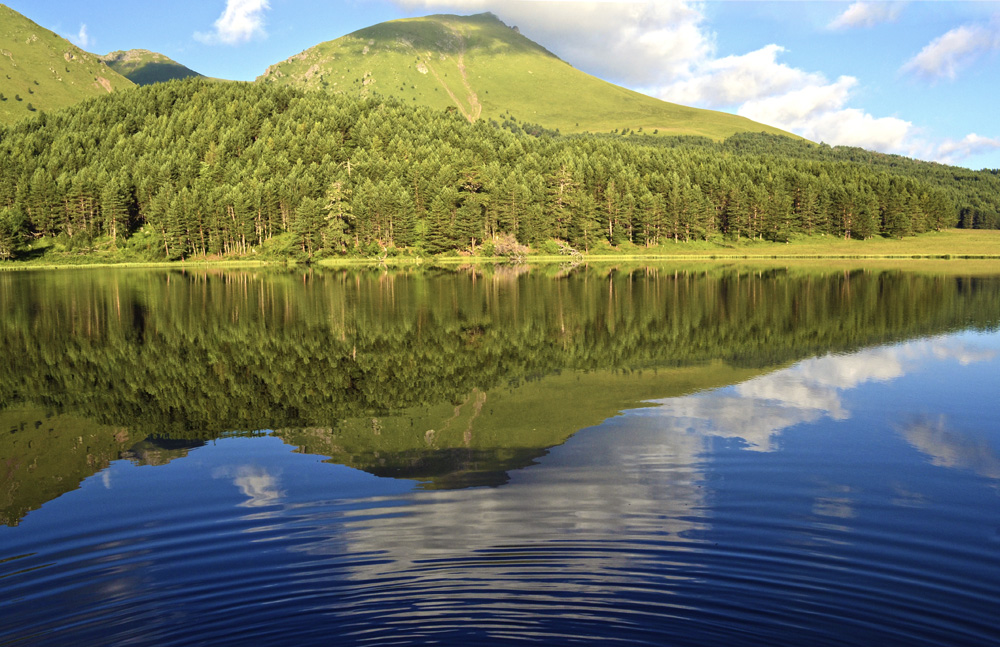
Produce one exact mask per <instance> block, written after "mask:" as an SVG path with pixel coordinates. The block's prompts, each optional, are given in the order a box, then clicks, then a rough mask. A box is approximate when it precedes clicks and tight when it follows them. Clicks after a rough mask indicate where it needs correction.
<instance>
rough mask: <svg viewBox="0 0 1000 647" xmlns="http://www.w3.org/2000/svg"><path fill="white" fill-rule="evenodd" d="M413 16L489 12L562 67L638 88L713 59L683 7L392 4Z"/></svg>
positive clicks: (527, 0)
mask: <svg viewBox="0 0 1000 647" xmlns="http://www.w3.org/2000/svg"><path fill="white" fill-rule="evenodd" d="M396 4H398V5H400V6H403V7H407V8H411V9H417V8H419V9H433V10H455V11H461V12H473V11H487V10H488V11H492V12H493V13H495V14H496V15H497V16H498V17H499V18H500V19H501V20H503V21H504V22H505V23H507V24H508V25H511V26H517V27H518V28H519V29H520V30H521V32H522V33H523V34H524V35H525V36H527V37H528V38H530V39H531V40H533V41H535V42H537V43H539V44H541V45H543V46H544V47H546V48H547V49H548V50H549V51H551V52H553V53H554V54H556V55H557V56H559V57H560V58H562V59H563V60H565V61H566V62H568V63H570V64H572V65H573V66H575V67H579V68H581V69H584V70H587V71H588V72H589V73H592V74H596V75H597V76H600V77H602V78H608V79H613V80H616V81H617V82H624V83H632V84H638V85H648V84H657V83H660V82H662V80H663V79H666V78H671V77H673V76H676V75H679V74H689V73H690V71H691V67H692V65H693V64H694V63H696V62H698V61H701V60H704V59H705V58H707V57H709V56H711V54H712V51H713V49H714V46H713V43H712V38H711V36H710V35H709V34H708V33H707V32H706V30H705V29H704V27H703V24H702V23H703V22H704V16H703V15H702V13H701V11H699V10H698V8H697V7H696V6H694V5H692V4H690V3H688V2H686V1H670V2H577V1H573V0H570V1H559V2H552V1H533V0H508V1H502V0H500V1H497V0H493V1H487V0H396Z"/></svg>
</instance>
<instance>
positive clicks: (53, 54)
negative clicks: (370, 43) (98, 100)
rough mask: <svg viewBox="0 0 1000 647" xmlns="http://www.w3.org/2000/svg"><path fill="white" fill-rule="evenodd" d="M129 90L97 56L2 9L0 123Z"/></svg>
mask: <svg viewBox="0 0 1000 647" xmlns="http://www.w3.org/2000/svg"><path fill="white" fill-rule="evenodd" d="M133 85H134V84H133V83H132V82H131V81H129V80H128V79H126V78H125V77H123V76H122V75H120V74H118V73H117V72H115V71H114V70H112V69H110V68H109V67H108V66H107V65H105V64H104V63H103V62H101V60H100V59H99V58H98V57H97V56H96V55H94V54H90V53H87V52H85V51H83V50H82V49H80V48H79V47H77V46H76V45H73V44H72V43H70V42H69V41H68V40H66V39H65V38H62V37H61V36H59V35H58V34H55V33H53V32H51V31H49V30H48V29H45V28H44V27H40V26H39V25H37V24H35V23H33V22H32V21H30V20H28V19H27V18H25V17H24V16H22V15H21V14H19V13H17V12H16V11H14V10H13V9H11V8H9V7H7V6H6V5H0V94H2V95H3V98H2V99H0V123H13V122H15V121H18V120H19V119H23V118H25V117H29V116H31V115H32V114H33V113H34V111H37V110H56V109H59V108H65V107H67V106H71V105H73V104H75V103H78V102H79V101H82V100H84V99H88V98H90V97H96V96H100V95H103V94H108V93H109V92H113V91H115V90H120V89H122V88H127V87H131V86H133Z"/></svg>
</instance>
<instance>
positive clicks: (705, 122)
mask: <svg viewBox="0 0 1000 647" xmlns="http://www.w3.org/2000/svg"><path fill="white" fill-rule="evenodd" d="M258 81H263V82H270V83H287V84H293V85H299V86H303V87H307V88H316V89H325V90H328V91H332V92H344V93H350V94H360V95H362V96H365V95H369V94H372V93H378V94H381V95H394V96H398V97H400V98H402V99H404V100H405V101H412V102H415V103H417V104H422V105H427V106H430V107H432V108H438V109H442V110H443V109H447V108H455V109H457V110H459V111H460V112H461V113H462V114H463V115H464V116H465V117H466V118H467V119H469V120H470V121H474V120H476V119H480V118H490V119H497V120H502V119H504V118H506V116H507V115H511V116H513V117H514V118H515V119H517V120H519V121H521V122H527V123H534V124H540V125H542V126H544V127H546V128H550V129H559V130H560V131H561V132H563V133H576V132H611V131H613V130H616V129H622V130H624V129H632V130H634V131H638V130H639V129H640V128H641V129H642V130H643V132H648V133H653V131H657V132H658V133H659V134H663V135H667V134H670V135H703V136H706V137H710V138H712V139H724V138H725V137H728V136H729V135H732V134H734V133H738V132H768V133H774V134H782V135H788V133H785V132H784V131H781V130H778V129H777V128H772V127H770V126H765V125H763V124H759V123H756V122H753V121H750V120H749V119H745V118H743V117H737V116H735V115H731V114H727V113H722V112H715V111H712V110H700V109H697V108H689V107H685V106H679V105H676V104H672V103H667V102H665V101H660V100H658V99H654V98H652V97H648V96H646V95H643V94H639V93H638V92H633V91H631V90H627V89H625V88H622V87H619V86H616V85H613V84H611V83H608V82H606V81H602V80H601V79H598V78H595V77H593V76H590V75H588V74H585V73H583V72H581V71H579V70H576V69H574V68H573V67H572V66H570V65H569V64H567V63H566V62H564V61H562V60H560V59H559V58H557V57H556V56H555V55H553V54H552V53H551V52H549V51H547V50H546V49H544V48H543V47H541V46H540V45H538V44H536V43H534V42H532V41H531V40H529V39H527V38H525V37H524V36H522V35H521V34H520V33H519V32H518V31H517V30H515V29H513V28H511V27H508V26H507V25H505V24H504V23H503V22H501V21H500V20H499V19H497V17H496V16H494V15H493V14H490V13H485V14H478V15H475V16H450V15H436V16H427V17H424V18H410V19H405V20H394V21H391V22H386V23H381V24H378V25H375V26H373V27H369V28H366V29H362V30H360V31H356V32H354V33H352V34H348V35H347V36H344V37H342V38H339V39H337V40H333V41H328V42H325V43H321V44H319V45H316V46H315V47H313V48H311V49H308V50H306V51H304V52H302V53H300V54H297V55H295V56H292V57H291V58H289V59H287V60H286V61H283V62H281V63H278V64H276V65H272V66H271V67H269V68H268V69H267V71H266V72H265V73H264V74H263V75H262V76H261V77H259V79H258Z"/></svg>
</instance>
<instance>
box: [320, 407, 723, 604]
mask: <svg viewBox="0 0 1000 647" xmlns="http://www.w3.org/2000/svg"><path fill="white" fill-rule="evenodd" d="M605 424H606V425H610V426H611V427H612V428H607V427H604V428H602V429H601V430H600V431H599V432H597V431H594V432H593V433H588V432H587V431H583V432H581V433H580V434H578V435H576V436H574V437H573V438H571V439H570V440H569V441H568V442H567V443H566V444H564V445H562V446H560V447H559V448H558V451H556V452H553V453H551V454H549V455H548V456H545V457H544V458H542V459H540V461H539V462H540V463H541V464H542V465H540V466H538V467H536V468H528V469H525V470H520V471H517V472H514V473H512V474H511V480H510V481H509V482H508V483H507V484H505V485H504V486H503V487H499V488H470V489H463V490H446V491H428V490H421V491H420V492H419V493H414V494H413V495H412V496H411V497H403V498H402V500H399V499H392V500H386V501H380V502H378V503H377V505H376V506H375V507H374V508H373V507H372V506H367V505H366V506H362V507H359V509H358V510H357V512H356V513H354V512H349V513H347V524H346V527H345V534H344V535H343V536H342V537H341V538H340V540H344V541H346V542H347V543H348V545H349V549H347V552H348V553H349V554H356V555H373V554H377V555H378V559H366V560H363V562H361V563H358V564H355V565H354V568H353V569H352V577H353V578H354V579H359V580H365V581H369V582H376V581H379V580H389V581H393V582H397V581H404V580H405V581H409V582H413V583H414V585H415V586H417V585H419V583H420V582H421V581H423V580H424V578H441V579H442V580H447V581H448V582H450V583H451V584H449V586H451V585H454V586H458V587H465V586H471V587H473V588H476V587H479V588H480V589H481V590H483V591H486V590H494V587H496V586H497V583H498V582H500V583H503V586H507V587H510V588H512V589H532V591H533V592H534V593H539V592H541V591H544V590H547V588H548V587H550V586H551V587H552V591H554V592H557V591H566V590H578V591H579V590H583V589H586V588H588V587H600V586H604V585H605V584H606V583H607V582H608V581H617V578H618V576H617V575H616V573H626V572H628V565H629V564H632V563H634V562H635V560H636V559H642V557H641V556H642V555H644V554H645V553H647V552H648V546H647V544H645V543H644V539H647V540H649V541H650V542H652V541H653V540H652V539H651V538H653V537H655V538H656V540H655V541H656V542H665V543H669V544H671V545H672V546H673V549H674V550H677V551H683V552H685V553H687V552H689V549H690V548H692V547H693V546H694V545H695V542H696V540H694V539H692V538H690V535H691V533H695V532H697V531H699V530H703V529H705V528H706V524H705V522H704V520H703V519H702V514H703V512H702V510H703V509H704V507H705V501H704V495H703V494H704V491H703V489H702V488H701V487H699V483H700V482H701V481H702V480H704V475H703V474H702V473H701V472H700V467H699V455H700V454H701V452H702V450H703V445H704V440H703V439H701V438H699V437H697V436H692V435H689V434H674V435H671V436H667V437H665V436H664V435H663V434H662V433H660V429H659V426H658V425H657V424H656V421H655V420H651V419H637V418H632V419H630V420H628V421H624V420H621V419H613V420H611V421H609V422H607V423H605ZM414 503H419V505H414ZM373 509H374V510H376V512H375V513H374V514H373ZM338 541H339V540H338ZM338 541H334V540H332V539H331V538H330V537H329V536H327V535H323V536H319V537H317V538H316V541H314V542H313V543H312V544H310V545H309V546H308V548H307V550H308V551H309V552H312V553H319V554H326V553H342V552H344V550H345V549H344V547H343V546H342V545H340V544H339V543H338ZM637 556H640V557H637ZM658 559H667V558H665V557H660V558H658ZM553 560H558V563H554V562H553ZM532 569H540V572H558V573H559V574H560V575H559V577H558V578H557V579H556V580H553V581H552V582H547V581H545V580H544V579H542V578H525V577H523V573H524V572H526V571H531V570H532ZM620 579H621V581H625V580H626V579H627V577H625V576H624V575H622V576H621V578H620ZM482 587H486V588H485V589H484V588H482ZM595 590H596V589H595ZM449 591H451V590H450V589H448V588H445V589H443V590H442V595H443V596H445V595H447V594H449ZM508 592H510V591H508ZM522 592H524V591H522ZM399 593H400V595H405V593H404V592H403V591H400V592H399ZM422 595H429V593H428V591H427V590H423V591H422ZM431 597H433V596H431Z"/></svg>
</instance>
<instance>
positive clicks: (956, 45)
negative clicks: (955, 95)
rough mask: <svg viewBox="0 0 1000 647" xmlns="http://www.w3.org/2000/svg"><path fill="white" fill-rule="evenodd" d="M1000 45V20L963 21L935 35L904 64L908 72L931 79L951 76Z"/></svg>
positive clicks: (952, 77)
mask: <svg viewBox="0 0 1000 647" xmlns="http://www.w3.org/2000/svg"><path fill="white" fill-rule="evenodd" d="M998 49H1000V22H997V21H994V23H993V24H991V25H989V26H986V25H962V26H960V27H956V28H954V29H952V30H951V31H949V32H947V33H945V34H944V35H942V36H939V37H937V38H935V39H934V40H933V41H931V42H930V43H929V44H928V45H927V46H926V47H924V48H923V49H922V50H920V53H919V54H917V55H916V56H914V57H913V58H911V59H910V60H909V61H907V63H906V64H905V65H903V71H904V72H910V73H913V74H915V75H917V76H919V77H922V78H924V79H928V80H932V81H934V80H938V79H950V80H954V79H955V78H956V77H957V76H958V72H959V70H961V69H962V68H964V67H967V66H969V65H970V64H972V63H973V62H974V61H975V60H976V59H977V58H979V57H980V56H981V55H983V54H985V53H987V52H989V51H993V50H998Z"/></svg>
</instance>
